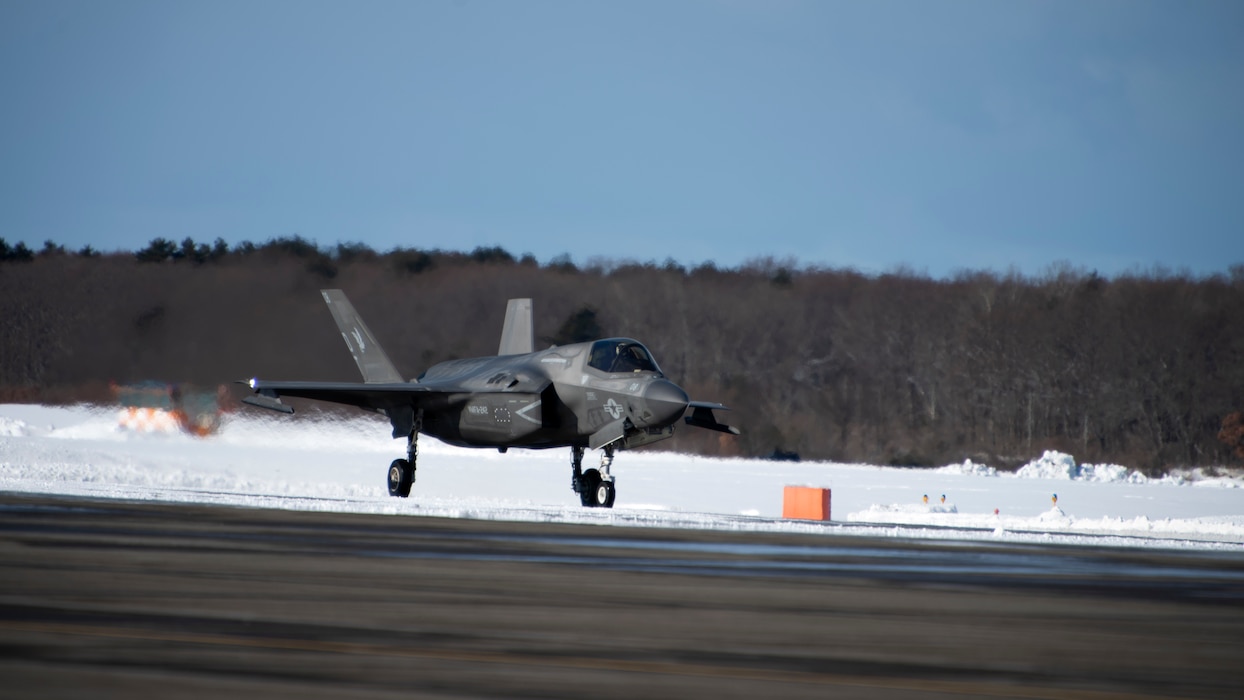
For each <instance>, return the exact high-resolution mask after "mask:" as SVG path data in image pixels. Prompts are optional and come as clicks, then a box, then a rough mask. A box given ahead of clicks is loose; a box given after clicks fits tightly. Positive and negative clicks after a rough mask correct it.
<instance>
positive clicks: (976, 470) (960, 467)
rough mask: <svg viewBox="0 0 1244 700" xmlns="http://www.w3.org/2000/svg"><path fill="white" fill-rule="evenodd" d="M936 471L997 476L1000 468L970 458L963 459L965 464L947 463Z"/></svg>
mask: <svg viewBox="0 0 1244 700" xmlns="http://www.w3.org/2000/svg"><path fill="white" fill-rule="evenodd" d="M934 471H936V472H938V473H941V474H965V475H967V476H997V475H998V470H997V469H994V468H993V467H991V466H989V465H988V464H981V463H979V462H973V461H972V460H970V459H965V460H963V464H947V465H946V466H944V467H941V468H939V469H935V470H934Z"/></svg>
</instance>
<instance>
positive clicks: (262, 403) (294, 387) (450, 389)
mask: <svg viewBox="0 0 1244 700" xmlns="http://www.w3.org/2000/svg"><path fill="white" fill-rule="evenodd" d="M240 383H242V384H246V385H248V386H249V387H250V388H251V389H253V390H254V391H255V394H254V395H253V396H248V397H246V398H244V399H242V403H245V404H249V405H251V406H257V407H259V408H266V409H269V410H272V411H279V412H281V413H293V412H294V409H293V407H292V406H289V405H288V404H284V403H281V397H282V396H293V397H296V398H300V399H314V400H316V401H328V402H330V403H339V404H344V405H346V406H357V407H358V408H362V409H366V410H370V411H379V412H381V413H383V414H385V415H386V416H388V417H389V422H390V423H391V424H392V425H393V437H395V438H398V437H405V436H406V435H409V434H410V430H411V426H412V425H413V424H414V420H415V411H416V410H418V409H421V408H424V407H427V406H430V405H432V404H438V403H439V404H442V405H443V404H444V403H445V402H446V401H447V400H449V397H450V396H451V395H459V396H462V395H467V396H470V395H475V394H492V393H497V394H513V393H534V394H539V393H540V392H542V391H544V389H545V388H546V387H548V385H549V384H550V383H551V382H549V381H548V380H544V381H543V382H528V383H526V384H524V385H521V386H514V385H509V386H495V387H489V388H484V389H481V388H479V387H477V386H467V385H463V384H460V383H458V382H435V383H426V384H424V383H414V382H392V383H383V384H381V383H361V382H272V381H266V380H262V379H252V380H250V381H248V382H240ZM516 389H517V391H516Z"/></svg>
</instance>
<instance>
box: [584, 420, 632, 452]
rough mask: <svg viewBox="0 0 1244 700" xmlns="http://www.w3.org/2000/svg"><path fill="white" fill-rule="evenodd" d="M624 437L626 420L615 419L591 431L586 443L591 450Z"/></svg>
mask: <svg viewBox="0 0 1244 700" xmlns="http://www.w3.org/2000/svg"><path fill="white" fill-rule="evenodd" d="M624 437H626V421H624V420H615V421H614V422H612V423H609V424H608V425H606V426H605V427H603V428H601V429H600V430H597V431H596V432H594V433H592V434H591V435H590V436H589V437H588V439H587V445H588V447H590V448H592V449H593V450H599V449H600V448H602V447H604V446H605V445H609V444H612V443H614V442H617V441H618V440H621V439H622V438H624Z"/></svg>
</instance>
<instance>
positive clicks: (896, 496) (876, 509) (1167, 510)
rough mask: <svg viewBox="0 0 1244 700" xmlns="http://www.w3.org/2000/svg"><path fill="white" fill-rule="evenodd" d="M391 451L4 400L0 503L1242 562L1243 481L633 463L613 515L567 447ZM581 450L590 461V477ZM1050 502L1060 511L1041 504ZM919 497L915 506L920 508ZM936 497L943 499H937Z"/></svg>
mask: <svg viewBox="0 0 1244 700" xmlns="http://www.w3.org/2000/svg"><path fill="white" fill-rule="evenodd" d="M404 447H405V446H404V443H403V442H402V441H399V440H393V439H391V438H390V437H389V426H388V423H387V421H385V420H383V419H382V418H379V417H376V418H371V417H369V416H366V415H364V414H360V416H359V417H358V418H357V419H351V420H342V419H339V418H332V417H329V416H328V415H327V414H324V415H320V416H317V415H315V414H309V415H300V416H297V417H284V416H275V415H273V416H268V415H267V414H263V413H260V412H257V411H255V412H250V411H247V412H242V413H239V414H235V415H232V416H230V417H229V418H228V419H227V420H226V423H225V425H224V427H223V429H222V431H221V432H220V433H219V434H217V435H215V436H212V437H208V438H196V437H190V436H187V435H184V434H180V433H176V434H166V433H153V434H144V433H136V432H133V431H130V430H125V429H122V428H120V427H119V421H118V412H117V410H116V409H115V408H92V407H87V406H77V407H68V408H66V407H47V406H29V405H16V404H6V405H0V490H4V491H20V492H32V493H54V494H65V495H81V496H93V497H105V498H123V499H138V500H159V501H174V502H188V503H212V504H225V505H236V506H262V507H273V508H286V509H297V510H320V511H339V512H357V513H383V514H394V515H408V516H417V515H434V516H446V517H464V518H484V519H495V520H523V521H547V522H573V523H595V524H601V525H626V526H652V527H694V528H713V529H730V530H755V531H779V532H826V531H830V532H833V533H834V534H860V535H869V536H895V537H906V538H931V539H957V540H962V539H978V540H1001V541H1008V542H1060V543H1067V544H1096V545H1101V544H1105V545H1123V546H1150V547H1168V548H1207V549H1225V550H1235V551H1240V552H1244V488H1242V487H1244V482H1241V481H1239V480H1234V479H1227V478H1207V477H1205V476H1203V475H1202V474H1201V473H1200V472H1189V473H1187V474H1183V475H1179V476H1174V477H1168V478H1165V479H1160V480H1149V479H1145V478H1144V477H1143V476H1142V475H1140V474H1138V473H1135V472H1132V471H1129V470H1128V469H1127V468H1125V467H1122V466H1118V465H1081V464H1077V463H1076V461H1075V460H1074V459H1073V458H1071V457H1070V456H1067V455H1062V454H1059V453H1053V452H1051V453H1046V454H1045V455H1043V456H1042V457H1040V458H1038V459H1035V460H1034V461H1033V462H1032V463H1031V464H1029V465H1028V466H1026V467H1024V468H1023V469H1021V470H1019V472H1018V473H1017V474H1005V473H1002V474H1000V473H998V472H996V471H995V470H993V469H991V468H989V467H988V466H985V465H979V464H973V463H971V462H967V463H964V464H957V465H950V466H947V467H944V468H942V469H935V470H929V469H898V468H890V467H876V466H868V465H861V464H833V463H821V462H803V463H791V462H769V461H759V460H722V459H707V458H702V457H694V456H688V455H676V454H669V453H664V452H652V451H644V450H637V451H634V452H622V453H619V454H618V456H617V459H616V460H615V462H614V470H613V471H614V474H615V476H616V477H617V479H618V502H617V506H616V507H615V508H614V509H612V510H598V509H587V508H582V507H580V506H579V505H578V499H577V496H576V495H575V494H574V493H572V492H571V490H570V466H569V453H570V451H569V450H568V449H566V450H548V451H535V450H510V451H509V453H508V454H504V455H503V454H499V453H498V452H496V451H492V450H468V449H460V448H455V447H450V446H447V445H443V444H441V443H438V442H437V441H435V440H432V439H430V438H426V437H425V438H422V439H421V440H420V443H419V447H420V449H419V472H418V480H417V481H416V483H415V487H414V490H413V492H412V495H411V498H409V499H397V498H391V497H389V496H388V494H387V491H386V490H385V472H386V468H387V466H388V463H389V461H390V460H392V459H394V458H396V457H399V456H402V455H403V453H404ZM595 459H596V458H595V456H594V454H593V453H589V455H588V457H587V458H586V459H585V461H584V465H585V467H586V466H594V465H595ZM786 485H807V486H820V487H827V488H831V489H832V490H833V496H832V511H833V523H830V524H825V523H812V522H802V521H789V520H782V519H781V513H782V489H783V487H784V486H786ZM1055 494H1056V495H1057V503H1056V504H1055V502H1054V496H1055ZM925 496H927V497H928V501H927V503H926V502H925V500H924V497H925ZM943 496H944V497H945V500H944V501H943V500H942V499H943Z"/></svg>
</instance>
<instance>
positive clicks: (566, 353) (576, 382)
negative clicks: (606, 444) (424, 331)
mask: <svg viewBox="0 0 1244 700" xmlns="http://www.w3.org/2000/svg"><path fill="white" fill-rule="evenodd" d="M415 381H416V382H417V383H419V384H421V385H426V386H436V385H447V386H448V385H452V386H454V387H457V388H458V389H459V390H460V391H457V392H453V393H446V394H444V395H443V396H441V397H440V398H439V399H438V400H437V401H436V402H435V403H434V404H431V405H425V406H424V407H423V432H424V433H426V434H429V435H432V436H434V437H436V438H438V439H440V440H443V441H445V442H448V443H451V444H455V445H461V446H467V447H532V448H549V447H567V446H571V447H574V446H587V445H588V444H589V441H590V439H591V436H592V435H594V434H596V433H597V432H598V431H601V430H603V429H606V428H608V427H610V426H612V425H614V424H619V423H620V425H621V428H622V429H623V430H624V434H625V437H623V438H622V440H621V445H620V446H621V447H624V448H625V447H636V446H639V445H643V444H647V443H650V442H655V441H657V440H663V439H665V438H668V437H671V436H672V435H673V432H674V427H673V426H674V424H675V423H676V422H677V421H678V419H679V418H680V417H681V416H682V415H683V412H684V411H685V410H686V408H687V406H688V403H689V400H688V397H687V394H686V392H684V391H683V390H682V389H681V388H679V387H678V386H677V385H676V384H674V383H673V382H671V381H669V380H668V379H666V378H665V375H664V374H662V372H661V370H660V368H659V367H658V366H657V364H656V362H655V361H653V359H652V355H651V354H650V353H649V352H648V350H647V348H645V347H644V346H643V345H642V344H641V343H639V342H637V341H635V340H631V339H629V338H609V339H605V340H598V341H595V342H591V343H576V344H572V345H562V346H557V347H552V348H549V349H547V350H541V351H538V352H534V353H530V354H525V355H503V356H494V357H481V358H473V359H464V360H450V361H448V362H442V363H440V364H437V365H435V366H433V367H431V368H429V369H428V370H427V371H426V372H424V373H423V374H421V375H420V376H419V377H418V378H417V379H416V380H415Z"/></svg>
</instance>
